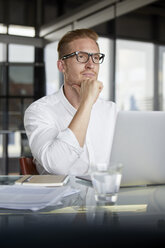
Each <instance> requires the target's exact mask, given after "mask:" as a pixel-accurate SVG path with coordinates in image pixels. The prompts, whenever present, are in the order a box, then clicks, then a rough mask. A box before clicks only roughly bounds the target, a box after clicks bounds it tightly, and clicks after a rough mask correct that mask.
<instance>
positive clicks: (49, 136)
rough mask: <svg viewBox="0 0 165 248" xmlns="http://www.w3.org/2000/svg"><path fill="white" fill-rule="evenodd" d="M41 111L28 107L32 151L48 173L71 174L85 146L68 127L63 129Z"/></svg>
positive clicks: (26, 119)
mask: <svg viewBox="0 0 165 248" xmlns="http://www.w3.org/2000/svg"><path fill="white" fill-rule="evenodd" d="M40 112H41V111H36V110H34V109H33V110H31V109H30V110H28V109H27V111H26V112H25V116H24V125H25V130H26V133H27V136H28V140H29V145H30V148H31V152H32V154H33V156H34V158H35V159H36V160H37V161H38V163H39V164H41V165H42V166H43V168H44V169H45V170H46V171H47V172H48V173H51V174H69V171H70V169H71V167H72V165H73V164H74V162H75V161H76V160H77V159H78V158H79V157H80V154H81V153H82V151H83V148H82V147H80V145H79V143H78V141H77V139H76V137H75V135H74V133H73V132H72V131H71V130H70V129H69V128H68V127H66V128H65V129H63V130H61V129H60V127H59V124H58V123H57V122H56V121H55V120H53V121H52V117H51V116H50V115H49V114H47V118H45V116H43V115H42V114H40Z"/></svg>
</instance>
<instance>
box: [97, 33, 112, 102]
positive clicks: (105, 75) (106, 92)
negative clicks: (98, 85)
mask: <svg viewBox="0 0 165 248" xmlns="http://www.w3.org/2000/svg"><path fill="white" fill-rule="evenodd" d="M98 43H99V47H100V52H101V53H104V54H105V58H104V62H103V64H101V65H100V71H99V76H98V80H100V81H101V82H102V83H103V85H104V88H103V90H102V92H101V93H100V97H101V98H103V99H106V100H109V99H110V58H111V51H110V50H111V40H110V39H108V38H103V37H101V38H99V39H98Z"/></svg>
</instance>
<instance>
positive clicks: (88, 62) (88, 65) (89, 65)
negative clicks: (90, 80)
mask: <svg viewBox="0 0 165 248" xmlns="http://www.w3.org/2000/svg"><path fill="white" fill-rule="evenodd" d="M85 66H86V67H87V68H93V67H94V62H93V60H92V56H90V57H89V59H88V61H87V62H86V64H85Z"/></svg>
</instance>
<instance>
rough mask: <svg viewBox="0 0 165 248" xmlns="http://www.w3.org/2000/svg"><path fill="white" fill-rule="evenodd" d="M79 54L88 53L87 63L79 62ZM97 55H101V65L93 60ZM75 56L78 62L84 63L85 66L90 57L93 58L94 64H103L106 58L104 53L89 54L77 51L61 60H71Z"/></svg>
mask: <svg viewBox="0 0 165 248" xmlns="http://www.w3.org/2000/svg"><path fill="white" fill-rule="evenodd" d="M79 53H86V54H87V55H88V59H87V61H85V62H81V61H79V60H78V54H79ZM96 54H100V55H101V57H100V59H102V61H101V62H100V63H96V62H95V61H94V59H93V56H94V55H96ZM75 55H76V59H77V61H78V62H79V63H83V64H85V63H87V62H88V60H89V58H90V57H91V58H92V61H93V63H94V64H102V63H103V61H104V57H105V54H104V53H87V52H82V51H76V52H73V53H69V54H66V55H64V56H63V57H62V58H61V59H62V60H65V59H69V58H71V57H73V56H75Z"/></svg>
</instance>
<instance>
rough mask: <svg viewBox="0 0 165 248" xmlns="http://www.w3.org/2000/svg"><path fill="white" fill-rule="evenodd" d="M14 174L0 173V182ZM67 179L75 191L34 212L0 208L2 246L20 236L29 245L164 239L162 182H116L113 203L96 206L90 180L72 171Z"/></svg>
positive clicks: (92, 244) (155, 241)
mask: <svg viewBox="0 0 165 248" xmlns="http://www.w3.org/2000/svg"><path fill="white" fill-rule="evenodd" d="M18 177H19V176H0V184H13V183H14V182H15V180H16V179H17V178H18ZM69 184H70V185H71V186H72V187H75V188H78V189H80V193H78V194H75V195H72V196H68V197H66V198H65V199H64V200H63V202H62V203H63V204H62V205H60V206H58V207H57V206H56V207H53V206H51V207H48V208H46V209H42V210H40V211H37V212H32V211H30V210H28V211H22V210H21V211H20V210H7V209H0V240H1V242H4V243H5V245H6V246H5V247H9V246H10V245H13V244H14V245H16V244H18V243H19V242H24V243H25V240H26V244H27V246H28V247H29V246H30V247H32V244H33V245H34V247H36V245H37V244H39V243H40V244H42V245H45V246H46V247H49V246H48V245H50V244H51V245H52V244H54V247H55V244H57V247H66V245H67V246H68V247H78V248H79V247H104V246H105V247H106V246H107V247H121V245H123V244H128V245H131V246H130V247H132V246H133V245H135V244H137V245H138V246H139V247H143V246H144V247H148V244H152V246H153V245H155V247H159V244H161V245H163V244H165V238H164V235H165V186H154V187H153V186H148V187H133V188H121V189H120V192H119V194H118V200H117V203H116V205H115V206H98V205H96V202H95V200H94V194H93V188H92V186H91V184H90V183H87V182H85V181H82V180H80V179H76V178H75V177H71V179H70V182H69ZM2 234H3V235H2ZM110 245H111V246H110ZM161 247H163V246H161Z"/></svg>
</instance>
